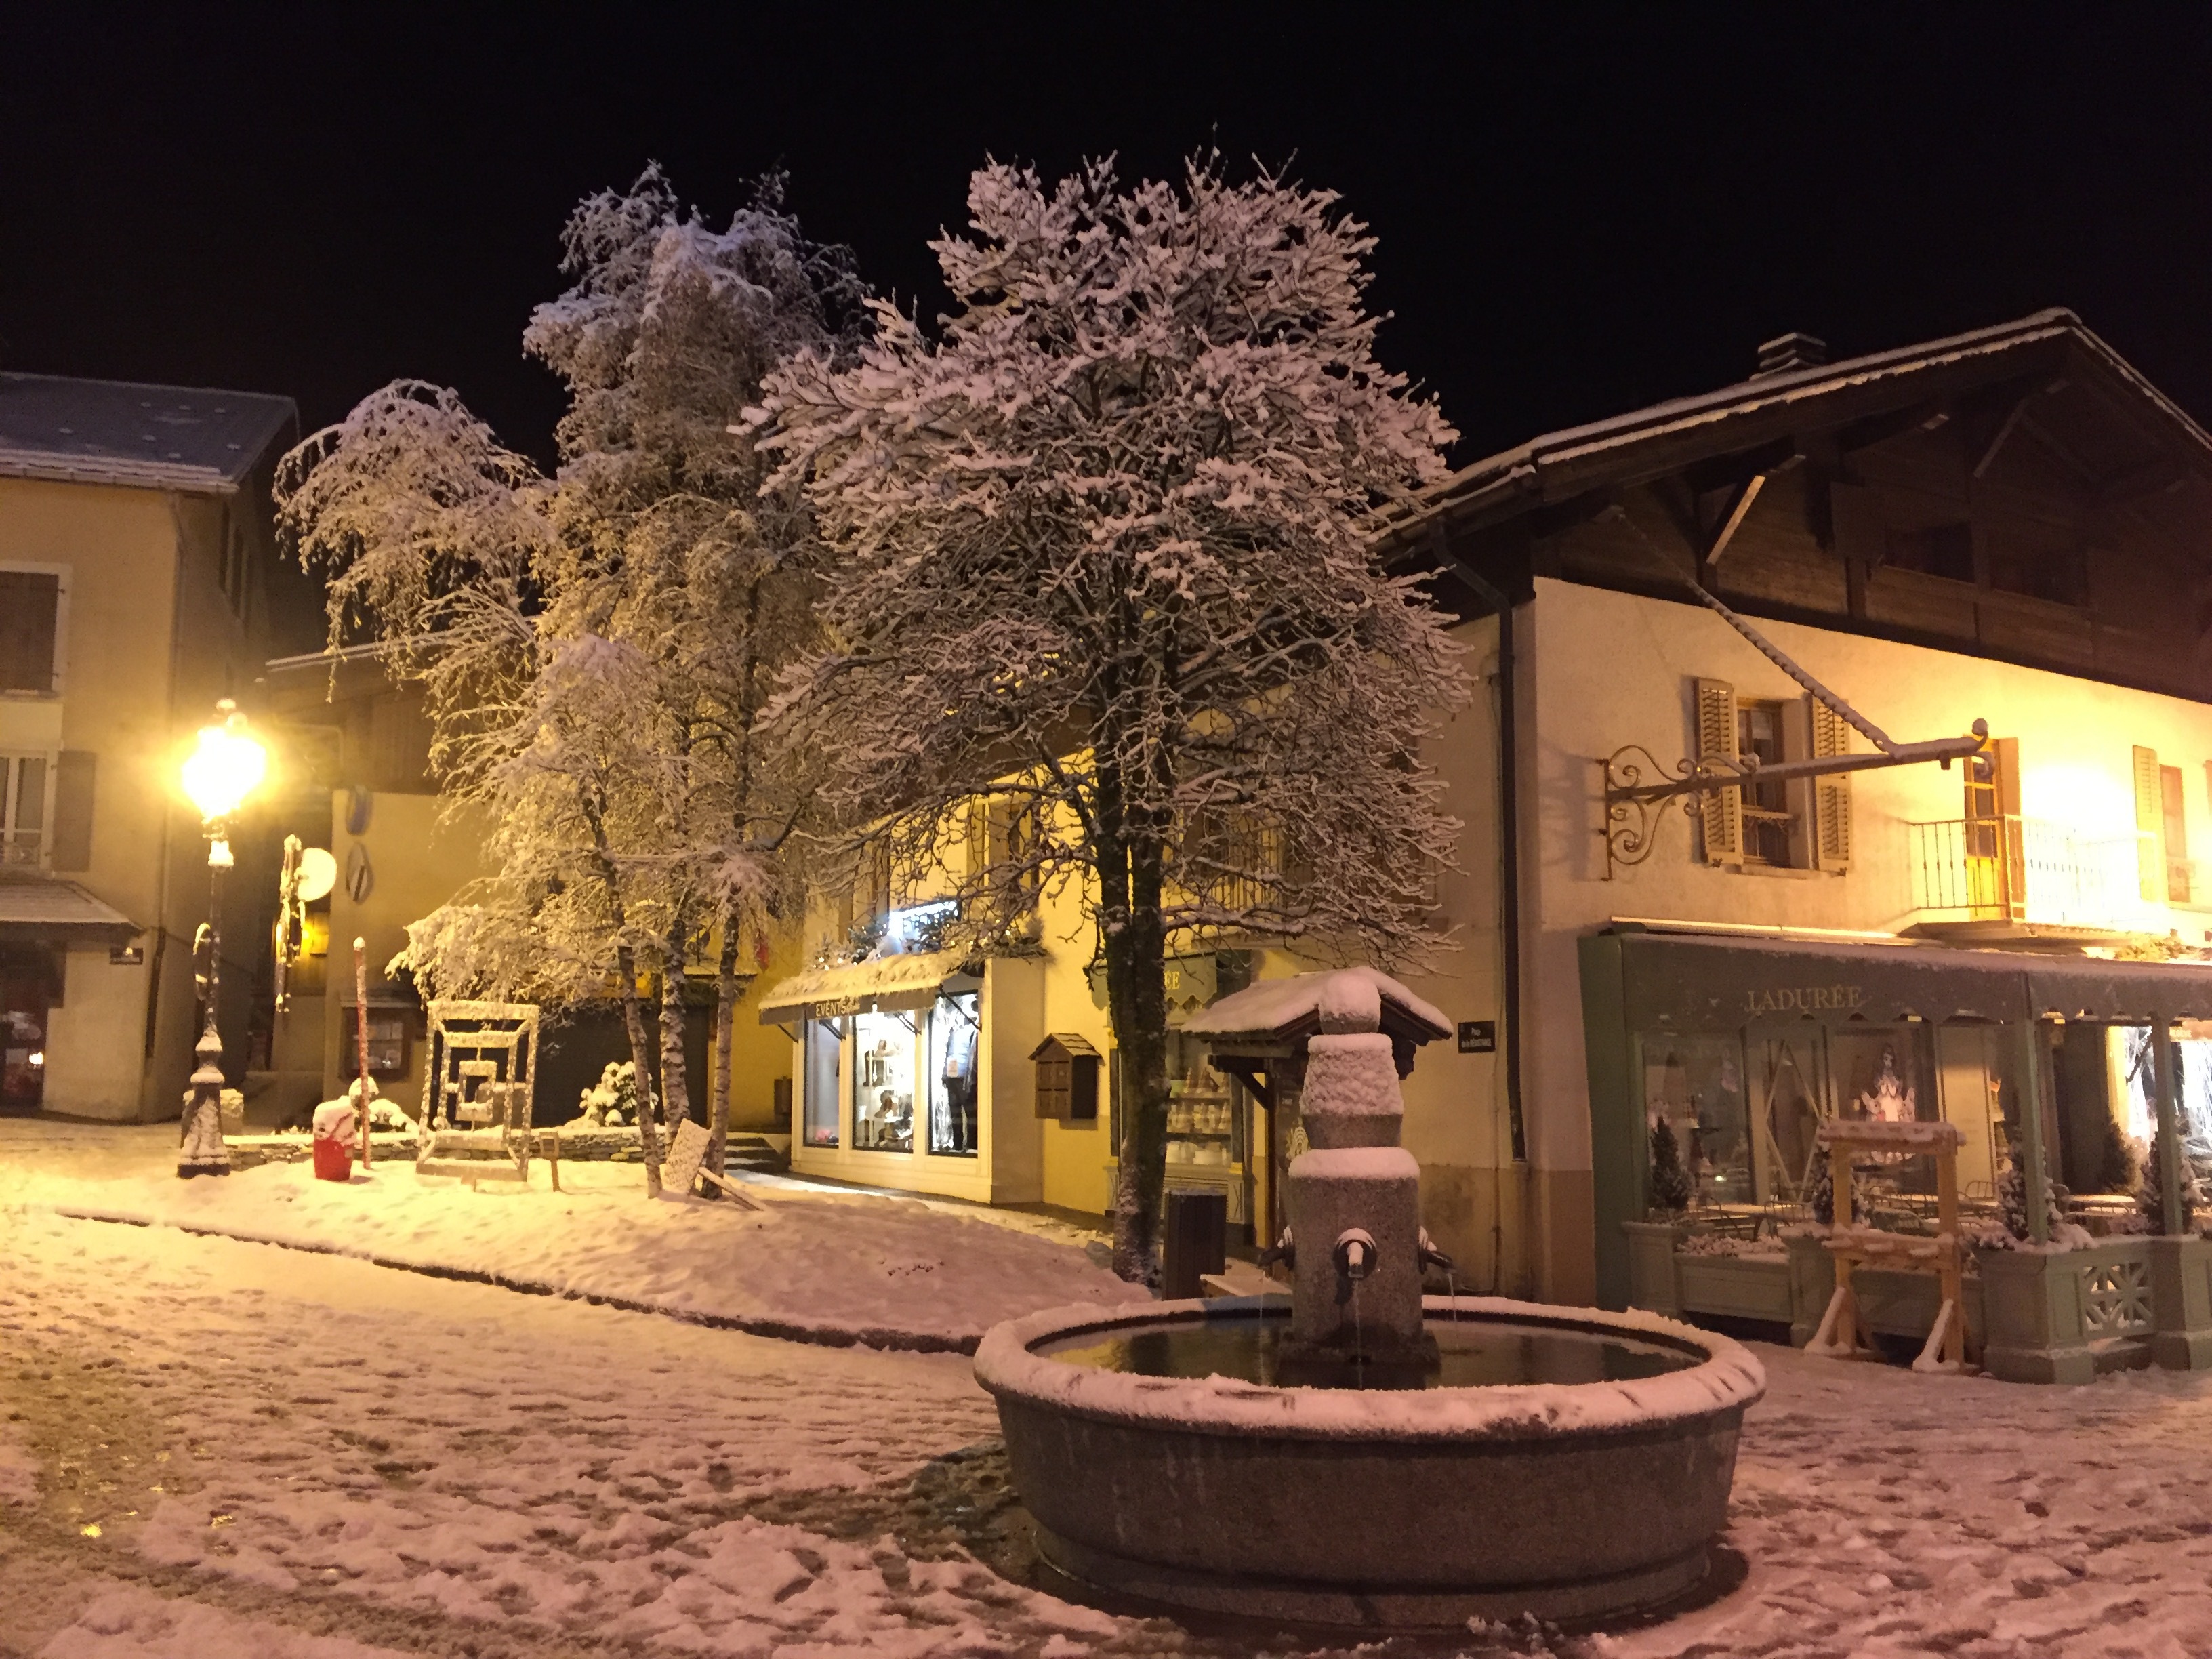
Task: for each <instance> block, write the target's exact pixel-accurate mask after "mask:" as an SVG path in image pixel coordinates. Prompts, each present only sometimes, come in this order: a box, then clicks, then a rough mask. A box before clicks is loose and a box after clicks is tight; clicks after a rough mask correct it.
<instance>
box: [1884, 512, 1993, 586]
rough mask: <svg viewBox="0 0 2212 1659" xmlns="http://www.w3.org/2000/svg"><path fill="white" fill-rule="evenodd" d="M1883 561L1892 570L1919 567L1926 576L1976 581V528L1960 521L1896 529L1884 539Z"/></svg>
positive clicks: (1915, 568) (1957, 580)
mask: <svg viewBox="0 0 2212 1659" xmlns="http://www.w3.org/2000/svg"><path fill="white" fill-rule="evenodd" d="M1882 562H1883V563H1884V564H1887V565H1888V566H1889V567H1890V568H1892V569H1893V570H1917V571H1918V572H1919V573H1920V574H1922V575H1923V576H1941V577H1942V578H1944V579H1945V580H1947V581H1954V582H1971V581H1972V580H1974V527H1973V526H1972V525H1971V524H1968V523H1966V522H1965V521H1963V520H1961V521H1960V522H1959V523H1956V524H1936V525H1929V526H1926V527H1925V528H1924V529H1920V530H1893V531H1891V532H1889V533H1888V536H1887V538H1886V539H1885V543H1884V546H1883V550H1882Z"/></svg>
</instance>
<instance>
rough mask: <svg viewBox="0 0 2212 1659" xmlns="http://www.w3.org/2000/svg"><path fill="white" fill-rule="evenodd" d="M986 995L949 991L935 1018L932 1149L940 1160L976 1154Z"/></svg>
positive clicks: (931, 1077) (931, 1027) (931, 1049)
mask: <svg viewBox="0 0 2212 1659" xmlns="http://www.w3.org/2000/svg"><path fill="white" fill-rule="evenodd" d="M982 1030H983V1013H982V997H981V994H979V993H977V992H975V991H957V992H948V993H947V994H945V995H943V996H940V997H939V998H938V999H937V1006H936V1007H935V1008H933V1009H932V1010H931V1011H930V1016H929V1150H930V1151H931V1152H933V1153H936V1154H937V1155H938V1156H939V1157H945V1158H973V1157H975V1152H976V1135H975V1102H976V1058H977V1050H978V1048H979V1046H980V1040H981V1036H982Z"/></svg>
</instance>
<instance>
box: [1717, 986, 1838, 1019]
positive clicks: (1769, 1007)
mask: <svg viewBox="0 0 2212 1659" xmlns="http://www.w3.org/2000/svg"><path fill="white" fill-rule="evenodd" d="M1866 1000H1867V999H1866V993H1865V992H1864V991H1863V990H1862V989H1861V988H1860V987H1857V986H1856V985H1778V986H1775V987H1771V988H1769V989H1763V990H1757V991H1747V992H1746V993H1745V994H1744V999H1743V1012H1745V1013H1746V1014H1747V1015H1749V1016H1751V1017H1752V1018H1757V1017H1758V1016H1759V1015H1760V1014H1817V1013H1826V1012H1832V1011H1833V1012H1845V1013H1848V1012H1850V1011H1851V1010H1853V1009H1856V1008H1863V1007H1864V1006H1866Z"/></svg>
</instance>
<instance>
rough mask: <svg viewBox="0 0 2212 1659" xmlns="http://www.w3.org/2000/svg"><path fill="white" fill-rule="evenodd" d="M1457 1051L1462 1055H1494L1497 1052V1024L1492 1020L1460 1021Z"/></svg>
mask: <svg viewBox="0 0 2212 1659" xmlns="http://www.w3.org/2000/svg"><path fill="white" fill-rule="evenodd" d="M1459 1051H1460V1053H1462V1054H1496V1053H1497V1052H1498V1022H1497V1021H1496V1020H1494V1019H1463V1020H1462V1021H1460V1023H1459Z"/></svg>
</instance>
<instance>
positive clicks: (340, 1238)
mask: <svg viewBox="0 0 2212 1659" xmlns="http://www.w3.org/2000/svg"><path fill="white" fill-rule="evenodd" d="M79 1168H80V1169H81V1166H79ZM643 1181H644V1176H643V1172H642V1171H641V1170H639V1169H638V1168H636V1167H635V1166H634V1165H627V1164H576V1163H571V1164H563V1165H562V1170H561V1182H562V1190H561V1191H560V1192H557V1193H556V1192H554V1191H553V1190H552V1189H551V1187H550V1182H549V1178H548V1172H547V1169H546V1166H545V1165H544V1164H542V1163H541V1164H536V1165H534V1166H533V1168H532V1182H531V1185H530V1187H529V1188H527V1189H521V1188H514V1187H512V1186H506V1185H501V1184H500V1183H496V1182H484V1183H483V1185H482V1186H481V1187H479V1188H476V1189H473V1190H472V1189H471V1188H468V1187H466V1186H464V1185H463V1184H461V1183H460V1182H458V1181H454V1180H451V1179H447V1178H442V1177H430V1178H425V1177H421V1176H416V1173H415V1170H414V1166H413V1165H412V1164H404V1163H384V1164H377V1165H376V1166H375V1168H374V1170H369V1171H362V1170H356V1171H355V1172H354V1177H353V1179H352V1180H351V1181H350V1182H330V1181H318V1180H316V1179H315V1178H314V1175H313V1170H312V1169H311V1168H310V1167H309V1166H308V1165H307V1164H264V1165H263V1166H262V1167H261V1168H259V1169H255V1170H240V1171H239V1172H237V1173H236V1174H234V1175H231V1176H224V1177H221V1178H206V1179H198V1180H192V1181H179V1180H178V1179H177V1177H176V1175H175V1173H174V1165H173V1164H171V1165H170V1166H169V1168H168V1169H167V1170H166V1171H163V1170H155V1172H153V1173H150V1174H149V1173H132V1174H125V1175H123V1176H118V1177H115V1178H112V1179H105V1180H100V1179H88V1178H86V1177H85V1176H83V1175H82V1173H58V1172H56V1171H55V1170H51V1169H40V1168H35V1167H22V1168H15V1167H9V1168H7V1169H4V1170H0V1203H15V1204H21V1205H25V1206H33V1207H46V1208H56V1209H60V1210H63V1211H65V1212H75V1213H78V1214H82V1215H99V1216H105V1217H108V1218H116V1219H127V1220H133V1221H141V1222H152V1223H155V1224H161V1225H171V1226H179V1227H185V1228H191V1229H193V1230H196V1231H211V1232H217V1233H222V1234H223V1235H225V1236H227V1237H234V1238H241V1239H248V1240H254V1241H259V1242H267V1243H282V1244H289V1245H293V1246H295V1247H303V1248H307V1249H319V1250H331V1251H336V1252H337V1253H338V1254H340V1255H353V1256H358V1257H361V1258H362V1259H364V1260H370V1261H384V1262H388V1263H396V1264H401V1265H404V1266H408V1267H418V1268H426V1269H429V1270H431V1271H434V1272H441V1273H466V1274H471V1275H476V1276H480V1277H485V1278H489V1279H496V1280H500V1281H502V1282H505V1283H508V1284H512V1285H519V1286H522V1287H525V1288H528V1289H532V1290H544V1291H556V1292H558V1293H561V1294H563V1295H570V1296H583V1297H599V1298H602V1299H605V1300H609V1301H613V1302H617V1303H620V1304H634V1305H637V1306H641V1307H648V1308H653V1309H659V1310H666V1311H670V1312H673V1313H678V1314H684V1315H690V1316H707V1317H711V1318H716V1319H720V1320H726V1321H731V1322H739V1323H740V1324H741V1325H743V1326H744V1328H752V1329H759V1330H764V1331H768V1332H769V1333H771V1334H799V1335H807V1336H813V1337H816V1338H819V1339H826V1340H852V1339H854V1338H857V1339H859V1340H862V1341H870V1342H873V1343H875V1344H876V1345H878V1346H905V1347H945V1346H960V1347H966V1348H969V1349H972V1348H973V1347H974V1346H975V1339H976V1338H977V1337H978V1336H980V1335H981V1334H982V1332H983V1331H984V1330H985V1329H987V1328H988V1327H990V1326H991V1325H994V1324H995V1323H997V1322H999V1321H1000V1320H1002V1319H1011V1318H1013V1317H1016V1316H1019V1315H1021V1314H1025V1313H1030V1312H1033V1311H1035V1310H1036V1309H1039V1308H1042V1307H1053V1306H1058V1305H1060V1304H1066V1303H1076V1302H1091V1303H1097V1304H1109V1303H1115V1302H1121V1301H1125V1300H1127V1299H1128V1297H1130V1296H1131V1294H1132V1292H1131V1290H1130V1287H1129V1286H1128V1285H1126V1284H1124V1283H1123V1282H1122V1281H1121V1280H1120V1279H1115V1277H1114V1276H1113V1275H1112V1274H1110V1273H1107V1272H1105V1271H1104V1270H1103V1268H1101V1267H1098V1266H1097V1265H1096V1264H1095V1263H1094V1262H1093V1261H1091V1259H1090V1257H1089V1256H1087V1255H1085V1253H1084V1251H1083V1249H1081V1248H1080V1246H1081V1242H1082V1236H1081V1235H1079V1234H1078V1233H1077V1232H1076V1231H1074V1230H1073V1229H1072V1228H1069V1227H1066V1226H1065V1225H1060V1224H1058V1223H1054V1222H1052V1221H1049V1220H1046V1219H1043V1218H1032V1217H1029V1216H1026V1215H1022V1214H1019V1213H1015V1212H994V1211H981V1210H976V1209H973V1208H968V1207H964V1206H954V1205H950V1204H940V1203H933V1202H928V1201H924V1200H915V1199H909V1198H903V1197H901V1198H892V1197H879V1196H859V1195H853V1194H839V1193H834V1192H829V1191H823V1190H811V1191H810V1190H806V1189H805V1188H803V1187H801V1186H800V1185H799V1184H798V1183H793V1182H758V1183H754V1184H751V1185H750V1186H749V1187H748V1188H747V1189H746V1190H747V1191H748V1192H749V1193H750V1196H751V1198H752V1200H753V1201H754V1202H755V1203H756V1204H757V1206H758V1208H757V1209H755V1210H745V1209H742V1208H740V1207H738V1206H737V1205H734V1204H731V1203H728V1202H715V1203H708V1202H706V1201H703V1200H675V1199H663V1200H659V1201H654V1200H648V1199H647V1198H646V1197H645V1196H644V1195H643V1191H642V1185H643ZM1137 1294H1141V1292H1138V1293H1137Z"/></svg>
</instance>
